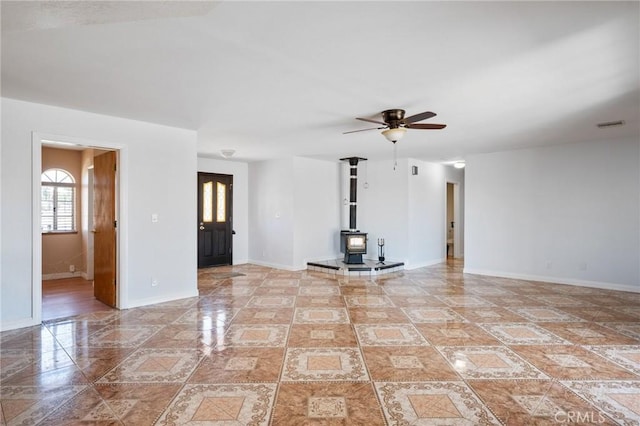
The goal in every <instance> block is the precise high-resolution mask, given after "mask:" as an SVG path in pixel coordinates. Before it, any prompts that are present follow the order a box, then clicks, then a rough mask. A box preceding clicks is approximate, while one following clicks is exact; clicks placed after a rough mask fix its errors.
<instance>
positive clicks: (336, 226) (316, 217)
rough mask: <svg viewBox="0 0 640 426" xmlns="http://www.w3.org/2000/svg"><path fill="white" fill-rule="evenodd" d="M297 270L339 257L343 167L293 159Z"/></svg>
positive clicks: (331, 162)
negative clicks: (341, 172) (341, 174)
mask: <svg viewBox="0 0 640 426" xmlns="http://www.w3.org/2000/svg"><path fill="white" fill-rule="evenodd" d="M293 174H294V179H293V182H294V198H293V199H294V212H295V224H294V227H295V228H294V229H295V231H294V250H293V253H294V259H293V265H294V268H295V269H305V268H306V267H307V266H306V265H307V262H309V261H314V260H316V261H317V260H327V259H335V258H338V257H339V254H340V205H341V199H340V183H339V177H340V165H339V164H338V163H337V162H335V161H322V160H315V159H310V158H303V157H295V158H294V159H293Z"/></svg>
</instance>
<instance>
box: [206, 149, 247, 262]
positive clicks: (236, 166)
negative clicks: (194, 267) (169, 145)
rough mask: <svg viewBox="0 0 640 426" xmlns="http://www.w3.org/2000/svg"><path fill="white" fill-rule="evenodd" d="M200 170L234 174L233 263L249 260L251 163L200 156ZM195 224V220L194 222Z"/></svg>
mask: <svg viewBox="0 0 640 426" xmlns="http://www.w3.org/2000/svg"><path fill="white" fill-rule="evenodd" d="M198 171H199V172H206V173H218V174H223V175H232V176H233V230H234V231H235V232H236V233H235V235H234V236H233V251H232V256H233V264H234V265H239V264H243V263H247V262H248V261H249V165H248V163H244V162H239V161H230V160H218V159H213V158H204V157H199V158H198ZM194 226H195V222H194Z"/></svg>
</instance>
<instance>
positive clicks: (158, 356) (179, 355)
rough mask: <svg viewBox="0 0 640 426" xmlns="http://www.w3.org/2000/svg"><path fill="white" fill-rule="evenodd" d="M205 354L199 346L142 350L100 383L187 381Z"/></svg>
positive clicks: (132, 355) (127, 359) (133, 354)
mask: <svg viewBox="0 0 640 426" xmlns="http://www.w3.org/2000/svg"><path fill="white" fill-rule="evenodd" d="M203 357H204V354H203V352H202V351H201V350H199V349H154V348H144V349H138V350H136V351H135V352H134V353H132V354H131V355H130V356H129V357H127V358H126V359H125V360H124V361H122V363H120V365H118V366H117V367H116V368H114V369H112V370H111V371H109V372H108V373H107V374H105V375H104V376H103V377H102V378H101V379H100V380H98V383H180V382H182V383H183V382H185V381H186V380H187V378H188V377H189V375H190V374H191V373H192V372H193V371H194V370H195V368H196V367H197V366H198V364H199V363H200V361H201V360H202V358H203Z"/></svg>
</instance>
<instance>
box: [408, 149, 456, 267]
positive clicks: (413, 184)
mask: <svg viewBox="0 0 640 426" xmlns="http://www.w3.org/2000/svg"><path fill="white" fill-rule="evenodd" d="M411 166H416V167H417V168H418V174H417V175H412V174H411ZM407 176H408V180H409V189H408V191H409V192H408V197H409V208H408V215H409V233H408V253H407V263H406V268H407V269H415V268H420V267H423V266H428V265H433V264H436V263H440V262H444V261H445V260H446V257H447V256H446V232H445V226H446V205H447V204H446V203H447V193H446V189H447V182H446V179H445V166H443V165H441V164H435V163H428V162H424V161H420V160H415V159H410V160H409V169H408V172H407Z"/></svg>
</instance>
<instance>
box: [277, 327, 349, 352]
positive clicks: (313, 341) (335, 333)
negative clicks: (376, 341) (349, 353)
mask: <svg viewBox="0 0 640 426" xmlns="http://www.w3.org/2000/svg"><path fill="white" fill-rule="evenodd" d="M287 346H289V347H294V348H317V347H328V346H330V347H351V346H358V341H357V339H356V335H355V333H354V332H353V328H352V327H351V325H350V324H294V325H292V326H291V331H290V332H289V342H288V344H287Z"/></svg>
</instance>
